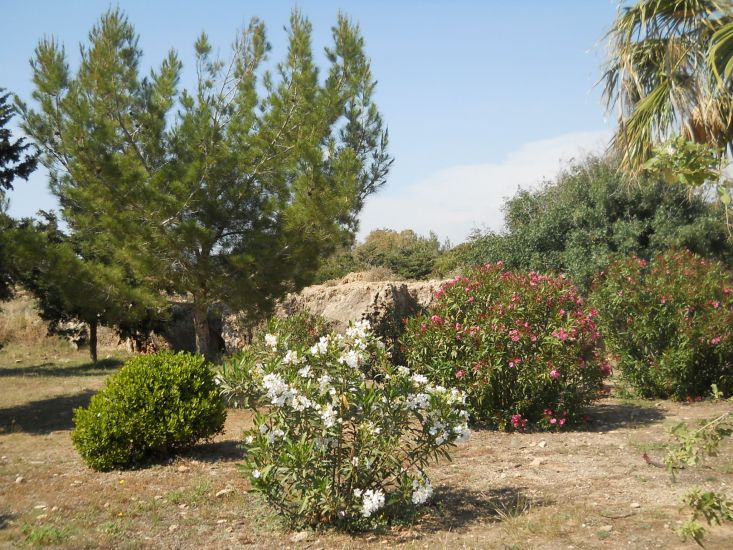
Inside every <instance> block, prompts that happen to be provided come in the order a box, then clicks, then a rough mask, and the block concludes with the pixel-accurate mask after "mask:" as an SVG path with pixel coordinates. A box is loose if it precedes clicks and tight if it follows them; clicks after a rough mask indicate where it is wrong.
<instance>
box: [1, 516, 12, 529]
mask: <svg viewBox="0 0 733 550" xmlns="http://www.w3.org/2000/svg"><path fill="white" fill-rule="evenodd" d="M13 519H15V514H10V513H5V512H0V529H5V528H6V527H7V526H8V525H10V522H11V521H12V520H13Z"/></svg>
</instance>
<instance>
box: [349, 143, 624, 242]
mask: <svg viewBox="0 0 733 550" xmlns="http://www.w3.org/2000/svg"><path fill="white" fill-rule="evenodd" d="M609 137H610V134H609V132H607V131H599V132H576V133H572V134H565V135H561V136H558V137H555V138H551V139H544V140H540V141H533V142H529V143H526V144H524V145H522V146H521V147H520V148H519V149H517V150H516V151H513V152H512V153H510V154H509V155H508V156H507V158H506V159H505V160H504V161H503V162H501V163H497V164H468V165H461V166H453V167H450V168H446V169H444V170H441V171H440V172H437V173H436V174H433V175H431V176H429V177H427V178H425V179H423V180H421V181H418V182H415V183H412V184H410V185H408V186H407V187H403V188H402V189H400V190H396V191H392V192H390V191H388V190H385V191H384V192H382V193H380V194H378V195H376V196H373V197H370V198H369V199H368V201H367V204H366V206H365V208H364V211H363V212H362V214H361V230H360V232H359V238H360V239H363V238H364V237H365V236H366V235H367V234H368V233H369V232H370V231H372V230H373V229H378V228H390V229H396V230H402V229H413V230H415V231H416V232H418V233H420V234H424V235H427V233H428V232H429V231H434V232H435V233H437V234H438V236H439V237H440V238H441V239H444V238H446V237H447V238H448V239H450V241H451V243H453V244H457V243H460V242H462V241H464V240H465V239H466V237H467V236H468V234H469V233H470V231H471V230H472V229H473V228H476V227H481V228H486V229H494V230H498V229H501V228H502V227H503V225H504V218H503V214H502V213H501V206H502V204H503V203H504V200H505V199H506V198H508V197H511V196H512V195H514V193H516V191H517V189H519V188H520V187H521V188H522V189H531V188H536V187H537V186H538V185H540V184H541V183H542V181H543V180H546V179H551V178H553V177H554V176H555V175H556V174H557V173H558V171H559V170H560V168H561V167H562V166H563V165H564V164H566V163H567V161H568V160H570V159H571V158H579V157H582V156H584V155H586V154H588V153H592V152H600V151H602V150H603V149H604V148H605V146H606V144H607V143H608V139H609Z"/></svg>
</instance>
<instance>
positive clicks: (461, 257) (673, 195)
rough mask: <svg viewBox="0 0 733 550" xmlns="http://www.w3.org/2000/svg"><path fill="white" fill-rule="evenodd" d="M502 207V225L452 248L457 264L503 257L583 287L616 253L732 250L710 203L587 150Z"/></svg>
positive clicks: (720, 255)
mask: <svg viewBox="0 0 733 550" xmlns="http://www.w3.org/2000/svg"><path fill="white" fill-rule="evenodd" d="M504 211H505V214H506V232H505V233H502V234H495V233H487V234H479V233H476V234H474V235H473V236H472V237H471V239H470V240H469V242H468V244H467V245H460V246H459V247H457V248H456V249H454V250H453V251H451V253H449V256H453V258H454V259H453V263H454V264H458V265H464V266H465V265H475V264H480V263H486V262H495V261H499V260H503V261H504V262H505V264H506V266H507V268H509V269H523V270H535V271H540V272H547V273H566V274H567V275H568V276H569V277H570V278H571V279H572V280H573V282H575V283H576V284H577V285H578V286H579V287H580V288H581V290H583V291H586V290H587V289H588V286H589V284H590V281H591V279H592V277H593V275H594V274H595V273H596V272H598V271H600V270H601V269H602V268H603V267H604V266H605V265H606V264H607V263H608V261H609V259H610V257H611V256H612V255H614V254H616V253H620V254H625V255H629V254H634V255H636V256H639V257H641V258H647V259H648V258H651V257H653V256H655V255H656V254H659V253H661V252H664V251H666V250H668V249H670V248H683V247H685V248H689V249H690V250H692V251H693V252H695V253H697V254H700V255H702V256H704V257H709V258H716V259H720V260H722V261H724V262H730V261H731V258H733V246H732V245H731V243H730V242H729V241H728V240H727V238H728V235H727V232H726V228H725V222H724V220H723V216H722V214H721V212H719V211H718V210H716V208H715V207H714V206H712V205H710V204H709V203H706V202H705V201H704V200H703V199H702V198H700V197H699V196H691V195H689V193H688V190H687V189H686V188H685V187H684V186H682V185H675V184H669V183H665V182H662V181H661V180H637V181H634V180H628V179H627V178H626V177H625V176H624V175H623V174H622V173H621V172H619V171H618V170H617V168H616V163H615V162H614V161H612V160H609V159H606V158H598V157H590V158H588V159H586V160H585V161H583V162H579V163H575V164H573V165H571V166H570V167H569V168H568V169H567V170H565V171H564V172H562V173H561V174H560V175H559V176H558V177H557V179H556V180H555V181H554V182H550V183H548V184H546V185H545V186H544V187H542V188H541V189H539V190H537V191H520V192H519V193H518V194H517V195H515V196H514V197H513V198H511V199H509V200H508V201H507V203H506V204H505V206H504ZM445 263H446V264H447V265H450V263H449V262H448V259H446V260H445Z"/></svg>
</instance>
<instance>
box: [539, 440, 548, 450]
mask: <svg viewBox="0 0 733 550" xmlns="http://www.w3.org/2000/svg"><path fill="white" fill-rule="evenodd" d="M537 446H538V447H541V448H543V449H544V448H545V447H547V441H545V440H544V439H543V440H542V441H540V442H539V443H537Z"/></svg>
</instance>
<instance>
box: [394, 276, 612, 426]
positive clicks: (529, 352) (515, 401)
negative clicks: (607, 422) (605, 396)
mask: <svg viewBox="0 0 733 550" xmlns="http://www.w3.org/2000/svg"><path fill="white" fill-rule="evenodd" d="M502 268H503V264H502V263H501V262H499V263H498V264H487V265H485V266H483V267H481V268H476V269H474V270H472V271H469V272H468V273H467V276H466V277H456V278H455V279H454V280H452V281H451V282H449V283H447V284H445V285H444V286H443V287H442V288H441V290H440V291H439V292H438V293H437V294H436V301H435V302H434V304H433V305H432V306H431V308H430V312H429V313H428V314H426V315H423V316H419V317H414V318H412V319H410V320H409V321H408V322H407V329H406V332H405V334H404V336H403V339H402V342H403V345H404V347H405V353H406V356H407V360H408V366H410V367H411V368H413V369H414V370H415V371H416V372H421V373H423V374H425V375H427V376H428V378H430V379H431V380H432V381H433V382H435V383H438V384H442V385H445V386H448V387H457V388H460V389H461V390H463V391H465V392H466V395H467V400H468V403H469V406H470V411H471V415H472V417H473V418H474V419H476V420H481V421H487V422H489V423H490V424H492V425H494V426H496V427H498V428H500V429H504V430H507V429H525V428H527V427H529V426H531V427H534V428H540V429H555V428H559V427H561V426H566V425H568V424H570V423H572V422H573V421H574V420H575V419H576V418H577V417H578V415H579V412H580V411H581V409H582V407H583V406H585V405H586V404H588V403H589V402H590V401H592V400H593V399H594V398H595V397H596V395H597V392H598V389H599V385H600V382H601V380H602V378H603V376H604V375H607V374H609V373H610V367H609V366H608V364H607V363H605V362H603V361H602V358H601V354H600V351H599V349H598V346H597V343H598V338H599V333H598V330H597V328H596V324H595V321H594V318H595V312H593V311H588V310H587V309H586V308H585V307H584V305H583V300H582V299H581V297H580V296H579V295H578V293H577V291H576V289H575V287H574V286H573V285H572V284H571V283H570V282H568V281H567V280H565V279H564V278H553V277H549V276H544V275H538V274H537V273H529V274H521V273H513V272H507V271H503V269H502Z"/></svg>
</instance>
